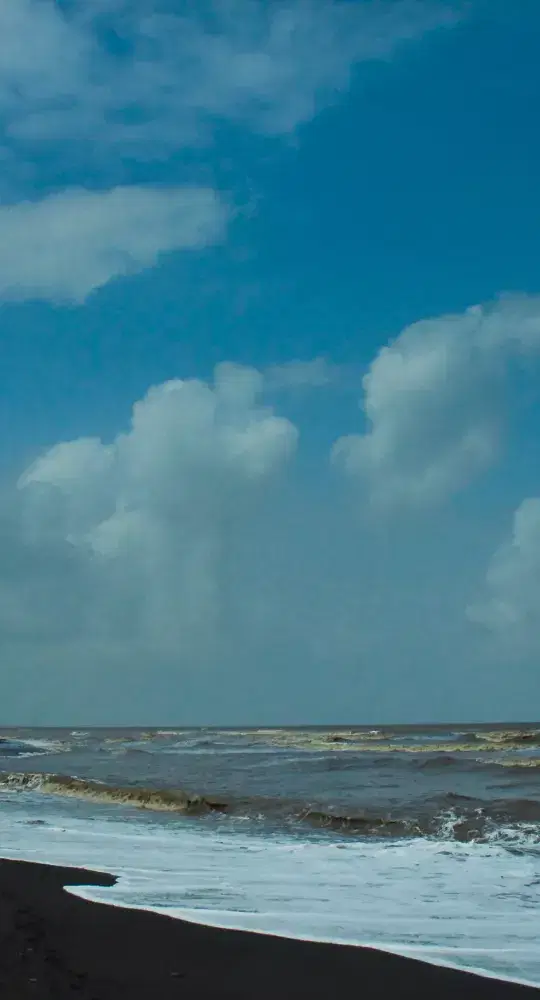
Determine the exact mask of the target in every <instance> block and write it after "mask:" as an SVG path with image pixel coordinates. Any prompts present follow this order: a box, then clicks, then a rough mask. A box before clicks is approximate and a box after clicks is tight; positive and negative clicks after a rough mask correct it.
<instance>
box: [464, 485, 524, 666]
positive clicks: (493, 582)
mask: <svg viewBox="0 0 540 1000" xmlns="http://www.w3.org/2000/svg"><path fill="white" fill-rule="evenodd" d="M467 614H468V617H469V618H470V620H471V621H474V622H477V623H479V624H481V625H485V626H486V627H487V628H489V629H492V630H493V631H494V632H496V633H498V634H499V635H500V634H502V633H508V634H509V635H510V636H511V638H512V640H513V641H514V642H515V641H516V639H519V641H520V642H523V641H524V642H525V644H526V645H535V646H536V648H537V649H538V648H539V647H540V629H539V622H540V498H538V497H530V498H528V499H527V500H524V501H523V503H521V504H520V506H519V507H518V509H517V511H516V512H515V514H514V521H513V527H512V535H511V538H510V539H509V540H508V541H507V542H505V543H504V544H503V545H501V547H500V548H499V549H498V550H497V552H496V553H495V554H494V556H493V558H492V560H491V562H490V565H489V567H488V570H487V573H486V579H485V594H484V596H483V598H481V599H480V600H478V601H477V602H475V603H473V604H471V605H470V606H469V608H468V609H467Z"/></svg>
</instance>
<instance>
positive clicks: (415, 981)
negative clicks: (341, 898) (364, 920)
mask: <svg viewBox="0 0 540 1000" xmlns="http://www.w3.org/2000/svg"><path fill="white" fill-rule="evenodd" d="M113 882H114V879H112V878H111V877H110V876H108V875H103V876H102V875H95V874H94V873H91V872H86V871H81V870H76V869H70V868H52V867H48V866H45V865H37V864H28V863H26V862H24V863H23V862H17V861H0V997H1V998H2V1000H4V998H5V1000H22V998H27V997H34V998H39V1000H42V998H43V1000H45V998H47V1000H65V998H67V997H70V998H71V1000H73V998H75V997H76V998H79V1000H128V998H129V1000H143V998H144V1000H169V998H171V997H175V998H177V1000H178V998H182V997H186V998H187V997H189V998H191V997H216V998H217V997H222V998H230V1000H232V998H233V997H234V998H235V1000H240V998H246V1000H248V998H249V1000H265V998H270V997H271V998H272V1000H283V998H289V997H290V998H293V997H294V998H296V1000H298V998H302V997H306V998H307V997H309V998H314V997H320V998H322V997H325V998H328V1000H334V998H336V1000H337V998H343V997H358V998H377V1000H394V998H399V997H411V998H413V997H414V998H415V1000H421V998H424V997H425V998H426V1000H427V998H429V1000H446V998H450V997H452V998H454V997H455V998H460V1000H461V998H472V997H475V998H485V1000H488V998H489V1000H499V998H501V1000H502V998H504V1000H512V998H516V1000H517V998H518V997H519V998H523V1000H524V998H525V997H526V996H530V997H531V1000H532V998H533V997H534V998H535V1000H536V998H537V997H538V991H537V990H532V989H527V988H525V987H522V986H516V985H514V984H511V983H502V982H499V981H497V980H493V979H486V978H483V977H480V976H474V975H469V974H467V973H462V972H454V971H453V970H449V969H442V968H439V967H437V966H432V965H425V964H424V963H422V962H416V961H412V960H410V959H404V958H399V957H396V956H394V955H387V954H385V953H384V952H379V951H374V950H372V949H365V948H344V947H341V946H338V945H326V944H313V943H309V942H302V941H291V940H288V939H284V938H277V937H268V936H266V935H261V934H246V933H242V932H237V931H224V930H217V929H214V928H210V927H203V926H200V925H197V924H189V923H183V922H182V921H180V920H172V919H170V918H168V917H161V916H157V915H155V914H151V913H144V912H141V911H138V910H122V909H119V908H117V907H112V906H104V905H101V904H99V903H87V902H84V901H83V900H81V899H77V898H76V897H74V896H71V895H69V893H67V892H63V891H62V886H63V885H77V884H86V885H89V884H100V885H110V884H112V883H113Z"/></svg>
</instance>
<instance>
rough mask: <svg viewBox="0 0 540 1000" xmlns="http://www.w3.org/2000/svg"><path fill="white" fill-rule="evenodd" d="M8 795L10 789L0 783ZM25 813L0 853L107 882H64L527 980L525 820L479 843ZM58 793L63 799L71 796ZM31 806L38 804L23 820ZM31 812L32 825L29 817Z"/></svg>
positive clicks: (132, 901)
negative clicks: (104, 874)
mask: <svg viewBox="0 0 540 1000" xmlns="http://www.w3.org/2000/svg"><path fill="white" fill-rule="evenodd" d="M4 794H5V795H9V794H10V793H4ZM43 801H44V800H43V799H42V798H41V799H40V803H39V805H40V808H39V813H36V809H35V804H33V797H32V794H31V793H23V795H22V796H17V797H16V800H15V802H14V808H13V809H9V810H7V809H6V810H1V811H0V843H1V844H2V855H3V856H4V857H7V858H14V859H20V860H28V861H41V862H45V863H50V864H59V865H64V866H73V867H85V868H87V869H92V870H95V871H109V872H111V873H112V874H114V875H116V876H117V877H118V882H117V884H116V885H115V886H113V887H111V888H103V887H96V886H92V887H84V886H82V887H76V888H70V889H69V891H70V892H74V893H75V894H77V895H79V896H81V897H83V898H85V899H88V900H94V901H99V902H103V903H108V904H112V905H118V906H129V907H135V908H138V909H147V910H151V911H155V912H157V913H166V914H169V915H170V916H173V917H177V918H181V919H184V920H192V921H195V922H198V923H206V924H210V925H213V926H219V927H230V928H236V929H240V930H251V931H260V932H264V933H268V934H276V935H282V936H286V937H294V938H304V939H309V940H317V941H334V942H340V943H346V944H356V945H371V946H374V947H378V948H382V949H383V950H388V951H393V952H397V953H399V954H404V955H411V954H414V955H415V957H417V958H422V959H424V960H425V961H429V962H433V963H435V964H440V965H448V966H452V967H458V968H462V969H469V970H472V971H477V972H482V973H484V974H486V975H492V976H495V977H497V978H500V979H510V980H514V981H518V982H526V983H528V984H530V985H531V984H532V985H536V986H540V949H539V948H538V933H537V921H536V920H535V916H536V914H537V913H538V908H539V906H540V877H539V876H540V853H538V835H537V831H536V828H534V827H532V826H531V827H526V825H524V826H523V828H522V830H521V831H516V830H511V831H508V832H507V836H506V842H505V840H504V836H503V834H504V831H499V833H498V836H497V838H496V839H494V840H493V842H489V843H483V844H465V843H460V842H456V841H455V840H448V841H445V840H438V841H436V840H429V839H427V838H415V839H411V840H408V841H397V842H384V843H382V842H380V841H379V842H377V841H373V840H371V841H368V840H365V841H361V840H358V841H349V842H344V841H343V839H341V840H340V839H337V838H336V839H332V838H331V837H329V836H327V837H325V838H322V839H317V838H316V837H315V836H314V838H313V839H312V840H307V839H306V840H299V839H298V838H294V837H290V836H286V835H279V836H274V837H272V838H269V837H262V836H256V835H249V834H244V833H241V832H238V831H236V832H234V831H231V830H230V829H209V828H199V827H197V828H195V827H194V826H193V825H192V824H190V821H189V820H184V819H183V818H182V817H181V816H179V817H178V819H177V820H176V821H175V822H174V824H173V825H170V824H168V825H167V827H163V826H160V825H159V823H158V822H157V821H155V822H152V821H151V819H150V816H148V819H147V821H146V822H145V821H144V820H143V818H142V817H141V819H140V820H137V819H136V818H134V817H133V816H130V817H129V818H126V820H117V819H109V818H100V816H99V814H97V813H94V814H93V817H92V818H88V819H81V818H80V817H79V818H78V817H77V816H71V815H68V814H67V812H66V810H67V809H68V808H69V807H70V806H71V804H70V803H63V806H62V808H63V810H64V811H63V812H62V813H58V812H55V810H54V804H55V803H54V800H50V807H48V808H47V811H44V807H43V805H42V804H43ZM72 805H75V803H73V804H72ZM36 815H39V820H38V823H39V824H40V825H37V823H36ZM44 822H45V824H46V825H43V823H44Z"/></svg>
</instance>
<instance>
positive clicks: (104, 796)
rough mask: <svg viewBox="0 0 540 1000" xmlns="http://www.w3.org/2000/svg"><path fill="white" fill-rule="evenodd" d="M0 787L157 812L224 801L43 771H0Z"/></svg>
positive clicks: (211, 808)
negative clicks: (0, 772)
mask: <svg viewBox="0 0 540 1000" xmlns="http://www.w3.org/2000/svg"><path fill="white" fill-rule="evenodd" d="M0 787H4V788H8V789H13V790H16V791H32V792H34V791H37V792H45V793H49V794H52V795H62V796H64V797H71V798H78V799H90V800H91V801H93V802H104V803H105V802H110V803H116V804H118V805H131V806H136V807H137V808H139V809H152V810H154V811H158V812H182V813H195V814H201V813H207V812H216V811H224V810H225V809H226V808H227V806H226V804H225V803H221V802H218V801H217V800H216V799H213V798H210V797H206V796H202V795H197V794H192V793H190V792H184V791H182V790H181V789H178V790H177V789H172V790H169V789H156V788H140V787H138V786H121V785H107V784H105V783H102V782H100V781H89V780H87V779H85V778H76V777H74V776H73V775H65V774H45V773H39V772H37V773H36V772H11V773H9V774H8V773H3V774H0Z"/></svg>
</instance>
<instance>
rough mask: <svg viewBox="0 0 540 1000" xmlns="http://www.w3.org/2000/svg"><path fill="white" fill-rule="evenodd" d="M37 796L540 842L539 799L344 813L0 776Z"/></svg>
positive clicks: (295, 823)
mask: <svg viewBox="0 0 540 1000" xmlns="http://www.w3.org/2000/svg"><path fill="white" fill-rule="evenodd" d="M2 788H3V789H5V790H11V791H16V792H39V793H43V794H48V795H54V796H62V797H66V798H77V799H85V800H89V801H93V802H99V803H103V804H109V805H117V806H130V807H134V808H137V809H143V810H150V811H155V812H169V813H182V814H185V815H192V816H203V815H209V814H212V813H218V814H226V815H227V816H232V817H237V818H242V819H247V820H249V819H251V820H256V821H257V820H258V821H264V820H270V821H271V820H278V821H279V822H280V824H286V825H288V826H290V827H296V828H298V827H299V826H302V827H304V828H305V826H306V825H308V826H310V827H312V828H313V829H317V830H320V831H328V832H332V833H337V834H341V835H349V836H357V837H362V838H368V837H373V838H380V839H399V838H410V837H428V838H438V839H445V840H449V839H451V840H455V841H459V842H463V843H466V842H486V841H491V840H493V839H494V837H497V835H498V831H500V830H503V829H504V830H506V831H507V832H506V834H505V836H506V838H507V839H508V831H509V830H511V829H512V828H513V829H514V830H515V832H516V834H519V833H520V831H521V832H523V831H524V830H525V827H526V828H527V837H528V841H529V842H534V843H535V844H540V801H538V800H536V799H525V798H521V799H497V800H492V801H489V802H488V801H483V800H479V799H475V798H471V797H469V796H466V795H458V794H456V793H447V794H446V795H443V796H439V797H437V798H436V799H431V800H425V801H420V802H417V803H414V804H412V805H409V806H408V807H405V806H403V807H402V808H401V809H396V810H395V812H387V813H384V814H379V813H376V812H375V811H370V810H366V811H356V812H354V813H347V812H344V811H338V810H334V809H332V808H319V807H317V806H316V805H310V804H306V803H299V802H295V801H291V800H287V799H280V798H274V799H271V798H261V797H244V798H228V799H224V798H219V799H217V798H216V797H214V796H211V795H206V794H198V793H194V792H190V791H184V790H182V789H163V788H148V787H141V786H137V785H131V786H119V785H111V784H106V783H104V782H100V781H91V780H86V779H84V778H78V777H75V776H73V775H64V774H46V773H38V772H27V773H25V772H3V773H0V789H2Z"/></svg>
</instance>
